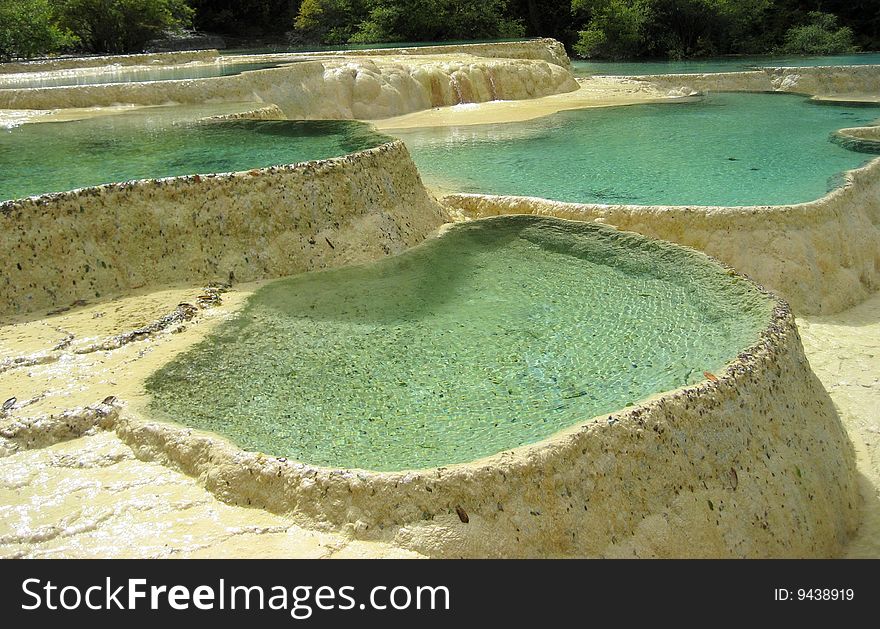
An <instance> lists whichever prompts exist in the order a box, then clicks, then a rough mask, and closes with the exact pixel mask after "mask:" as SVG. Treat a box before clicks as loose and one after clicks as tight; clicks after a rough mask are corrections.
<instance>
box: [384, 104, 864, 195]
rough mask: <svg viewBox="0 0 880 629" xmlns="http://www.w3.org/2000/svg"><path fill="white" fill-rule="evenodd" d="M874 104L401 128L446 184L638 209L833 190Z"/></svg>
mask: <svg viewBox="0 0 880 629" xmlns="http://www.w3.org/2000/svg"><path fill="white" fill-rule="evenodd" d="M878 118H880V106H860V107H855V106H847V105H833V106H832V105H826V106H819V105H817V104H815V103H813V102H811V101H809V100H807V99H805V98H804V97H802V96H796V95H789V94H744V93H729V94H728V93H718V94H711V95H710V96H708V97H706V98H704V99H702V100H700V101H698V102H689V103H674V104H655V105H635V106H630V107H617V108H605V109H581V110H575V111H566V112H561V113H558V114H554V115H552V116H548V117H545V118H539V119H537V120H532V121H529V122H522V123H508V124H488V125H477V126H461V127H433V128H425V129H413V130H406V131H404V130H401V131H395V132H394V134H395V135H397V136H398V137H401V138H402V139H403V140H404V141H405V142H406V144H407V146H408V147H409V149H410V151H411V152H412V155H413V159H414V160H415V162H416V164H417V165H418V166H419V170H420V171H421V172H422V174H423V176H424V178H425V180H426V181H427V182H428V183H430V184H433V185H435V186H438V187H440V188H443V189H448V190H454V191H459V192H480V193H487V194H507V195H523V196H537V197H543V198H549V199H556V200H560V201H570V202H582V203H611V204H617V203H622V204H635V205H688V204H693V205H721V206H729V205H765V204H767V205H778V204H788V203H799V202H805V201H811V200H814V199H817V198H819V197H822V196H823V195H825V194H826V193H827V192H828V191H829V190H831V189H833V188H834V187H836V186H838V185H840V183H841V182H842V181H843V177H842V175H843V173H844V172H845V171H847V170H851V169H853V168H856V167H858V166H860V165H861V164H863V163H864V162H865V161H866V159H868V158H867V156H866V155H864V154H860V153H857V152H853V151H850V150H847V149H846V148H845V147H843V146H841V145H839V144H838V143H835V142H832V141H830V136H831V134H832V133H834V132H835V131H837V130H839V129H841V128H843V127H855V126H864V125H870V124H871V123H873V122H874V121H876V120H877V119H878Z"/></svg>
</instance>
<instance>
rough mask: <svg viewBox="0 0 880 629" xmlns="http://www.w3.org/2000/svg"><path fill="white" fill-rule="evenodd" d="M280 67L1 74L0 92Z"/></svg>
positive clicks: (118, 68)
mask: <svg viewBox="0 0 880 629" xmlns="http://www.w3.org/2000/svg"><path fill="white" fill-rule="evenodd" d="M279 65H280V64H277V63H228V64H227V63H214V64H201V63H199V64H182V65H176V66H156V67H144V66H135V67H131V66H106V67H103V68H100V71H98V70H96V69H94V68H84V69H80V70H59V71H55V72H48V73H42V72H40V73H37V72H34V73H22V74H14V75H4V74H0V90H9V89H26V88H37V87H72V86H75V85H101V84H105V83H140V82H144V81H180V80H183V79H208V78H213V77H218V76H234V75H236V74H241V73H242V72H249V71H251V70H265V69H266V68H277V67H278V66H279Z"/></svg>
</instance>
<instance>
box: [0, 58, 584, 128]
mask: <svg viewBox="0 0 880 629" xmlns="http://www.w3.org/2000/svg"><path fill="white" fill-rule="evenodd" d="M492 50H494V51H495V53H496V54H495V55H494V56H491V57H490V56H475V55H467V54H451V53H448V52H447V53H446V54H434V55H429V54H423V53H418V54H410V53H409V52H406V51H402V52H401V51H397V50H395V49H392V50H389V51H386V54H385V55H383V56H371V57H370V58H365V57H363V56H358V55H345V56H330V57H326V56H322V57H321V58H314V60H311V59H313V57H309V56H292V55H287V56H286V57H281V58H275V57H272V59H273V60H274V61H276V62H283V61H284V59H287V60H288V61H291V62H293V61H297V62H296V63H290V64H289V65H284V66H282V67H278V68H268V69H263V70H255V71H251V72H245V73H243V74H238V75H235V76H225V77H215V78H209V79H191V80H179V81H161V82H156V83H112V84H100V85H81V86H72V87H52V88H33V89H22V90H2V91H0V108H3V109H54V108H59V107H66V108H69V107H94V106H108V105H112V104H116V103H131V104H137V105H158V104H162V103H167V102H175V103H202V102H206V101H211V100H213V101H227V102H229V101H233V102H240V101H255V102H261V103H272V104H274V105H276V106H278V107H279V108H280V109H281V110H282V111H283V113H284V115H285V116H286V117H288V118H291V119H293V118H296V119H318V118H324V119H327V118H334V119H351V118H357V119H373V118H385V117H388V116H398V115H402V114H406V113H409V112H413V111H418V110H422V109H429V108H431V107H440V106H444V105H455V104H459V103H478V102H485V101H490V100H519V99H527V98H535V97H539V96H546V95H549V94H558V93H562V92H569V91H573V90H576V89H578V84H577V81H575V80H574V78H573V77H572V75H571V73H570V72H569V71H568V70H567V68H566V67H563V66H562V65H560V63H561V59H562V58H560V57H559V54H558V51H555V49H554V48H553V46H551V45H549V44H544V43H541V42H537V44H536V45H531V46H529V47H522V46H519V47H513V48H511V49H510V50H509V51H508V49H507V48H506V47H505V45H504V44H494V45H493V48H492ZM508 52H509V53H510V54H511V55H515V54H519V55H521V57H518V58H514V59H511V58H502V57H501V55H504V54H507V53H508ZM496 57H497V58H496ZM544 57H549V58H552V59H554V60H555V61H552V62H551V61H546V60H544ZM263 58H266V57H263ZM235 59H236V58H235V57H231V58H229V60H225V61H224V62H226V63H232V62H234V60H235ZM304 59H307V60H305V61H304ZM565 59H567V57H565Z"/></svg>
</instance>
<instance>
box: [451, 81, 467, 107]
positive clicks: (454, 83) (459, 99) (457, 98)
mask: <svg viewBox="0 0 880 629" xmlns="http://www.w3.org/2000/svg"><path fill="white" fill-rule="evenodd" d="M449 81H450V83H451V84H452V89H453V91H454V92H455V103H454V104H455V105H460V104H461V103H463V102H464V97H463V96H462V93H461V82H459V80H458V77H457V76H455V74H451V75H449Z"/></svg>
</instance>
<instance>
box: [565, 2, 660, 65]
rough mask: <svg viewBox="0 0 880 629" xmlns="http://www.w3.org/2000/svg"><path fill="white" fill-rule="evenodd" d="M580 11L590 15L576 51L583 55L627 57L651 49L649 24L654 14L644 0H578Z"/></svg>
mask: <svg viewBox="0 0 880 629" xmlns="http://www.w3.org/2000/svg"><path fill="white" fill-rule="evenodd" d="M572 7H573V9H574V11H576V12H586V13H587V14H588V15H589V16H590V19H589V22H588V23H587V28H586V30H583V31H581V32H580V33H579V37H578V41H577V43H576V44H575V45H574V50H575V52H577V53H578V54H579V55H581V56H582V57H601V58H605V59H623V58H626V57H639V56H641V55H643V54H644V53H645V52H646V50H647V37H646V35H647V27H648V24H649V23H650V21H651V17H652V13H651V8H650V5H649V3H647V2H641V1H640V0H636V1H635V2H633V1H629V2H628V1H627V0H574V2H573V4H572Z"/></svg>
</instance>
